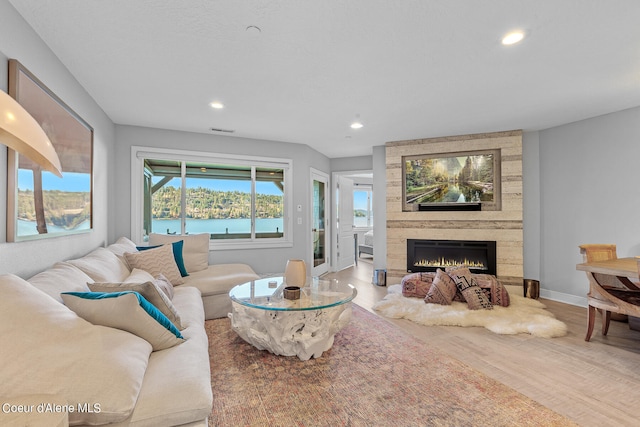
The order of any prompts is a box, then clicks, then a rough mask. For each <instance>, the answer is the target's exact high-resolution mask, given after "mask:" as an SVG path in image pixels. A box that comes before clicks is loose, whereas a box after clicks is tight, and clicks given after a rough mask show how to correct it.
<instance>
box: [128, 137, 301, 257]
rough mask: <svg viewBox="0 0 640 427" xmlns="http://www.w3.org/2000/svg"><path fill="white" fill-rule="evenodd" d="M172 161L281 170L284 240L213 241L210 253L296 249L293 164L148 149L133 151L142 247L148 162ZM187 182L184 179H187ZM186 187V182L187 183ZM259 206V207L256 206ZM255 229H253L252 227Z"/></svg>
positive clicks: (134, 217)
mask: <svg viewBox="0 0 640 427" xmlns="http://www.w3.org/2000/svg"><path fill="white" fill-rule="evenodd" d="M145 158H149V159H154V160H170V161H179V162H197V163H211V164H220V163H222V164H225V163H226V164H230V165H238V166H252V167H256V168H261V167H266V168H281V169H283V174H284V218H283V223H284V224H283V226H284V236H283V237H275V238H257V237H255V235H254V234H253V233H252V237H251V238H244V239H210V240H209V250H210V251H216V250H228V249H263V248H265V249H266V248H283V247H292V246H293V222H292V218H293V188H292V177H293V160H292V159H284V158H274V157H262V156H261V157H257V156H246V155H239V154H237V155H236V154H223V153H210V152H200V151H191V150H176V149H169V148H155V147H144V146H132V147H131V237H132V240H133V241H134V242H136V243H138V244H142V243H143V240H144V230H143V222H144V212H143V211H144V208H143V203H144V159H145ZM183 181H184V179H183ZM183 185H184V182H183ZM255 196H256V195H255V177H254V178H253V179H252V184H251V197H252V199H255ZM182 204H183V206H181V209H182V210H183V212H182V215H181V216H182V218H181V222H182V225H181V229H184V221H185V215H184V201H183V202H182ZM254 206H255V205H254ZM251 216H252V225H254V224H255V209H253V210H252V213H251ZM252 229H253V226H252Z"/></svg>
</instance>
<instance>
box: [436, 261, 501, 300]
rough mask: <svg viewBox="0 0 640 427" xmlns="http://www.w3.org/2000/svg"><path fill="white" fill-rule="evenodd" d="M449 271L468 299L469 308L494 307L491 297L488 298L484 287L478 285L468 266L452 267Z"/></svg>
mask: <svg viewBox="0 0 640 427" xmlns="http://www.w3.org/2000/svg"><path fill="white" fill-rule="evenodd" d="M447 273H448V274H449V276H451V278H452V279H453V281H454V282H456V287H457V288H458V290H459V291H460V292H462V296H463V297H464V299H465V301H467V305H468V306H469V309H471V310H480V309H485V310H491V309H492V308H493V305H492V304H491V301H489V298H487V296H486V295H485V293H484V291H483V290H482V288H480V286H478V284H477V283H476V280H475V279H474V278H473V275H472V274H471V272H470V271H469V269H468V268H467V267H457V268H452V269H449V270H447Z"/></svg>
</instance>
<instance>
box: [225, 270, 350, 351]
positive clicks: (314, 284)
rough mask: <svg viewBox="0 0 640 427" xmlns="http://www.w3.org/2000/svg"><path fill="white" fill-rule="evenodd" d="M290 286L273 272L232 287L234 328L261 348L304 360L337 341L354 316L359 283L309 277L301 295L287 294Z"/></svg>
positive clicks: (230, 294) (232, 319)
mask: <svg viewBox="0 0 640 427" xmlns="http://www.w3.org/2000/svg"><path fill="white" fill-rule="evenodd" d="M285 287H287V285H286V283H285V281H284V278H282V277H268V278H265V279H259V280H253V281H251V282H247V283H244V284H242V285H238V286H236V287H234V288H233V289H231V291H230V292H229V296H230V297H231V313H229V317H230V318H231V327H232V328H233V330H234V331H235V332H236V333H237V334H238V335H239V336H240V337H241V338H242V339H244V340H245V341H246V342H248V343H250V344H252V345H253V346H254V347H256V348H258V349H260V350H268V351H270V352H271V353H274V354H277V355H280V356H298V357H299V358H300V360H309V359H310V358H311V357H314V358H316V357H320V356H321V355H322V353H323V352H325V351H326V350H329V349H330V348H331V346H332V345H333V337H334V335H335V334H336V332H338V331H339V330H341V329H342V328H344V327H345V326H346V325H347V324H348V323H349V321H350V320H351V301H352V300H353V299H354V298H355V296H356V295H357V291H356V288H354V287H353V285H351V284H348V283H346V282H341V281H338V280H334V279H331V280H324V279H320V278H318V277H308V278H307V282H306V284H305V285H304V286H303V287H301V289H300V292H299V294H300V297H299V299H286V298H284V293H285ZM287 292H289V290H287ZM289 296H290V295H289Z"/></svg>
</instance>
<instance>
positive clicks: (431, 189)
mask: <svg viewBox="0 0 640 427" xmlns="http://www.w3.org/2000/svg"><path fill="white" fill-rule="evenodd" d="M500 162H501V159H500V150H499V149H494V150H481V151H466V152H453V153H443V154H425V155H415V156H404V157H403V158H402V183H403V186H402V190H403V194H402V200H403V204H402V206H403V209H402V210H403V211H404V212H413V211H434V210H500V208H501V197H500V196H501V186H500V183H501V180H500V176H501V174H500Z"/></svg>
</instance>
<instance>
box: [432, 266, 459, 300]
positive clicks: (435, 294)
mask: <svg viewBox="0 0 640 427" xmlns="http://www.w3.org/2000/svg"><path fill="white" fill-rule="evenodd" d="M457 290H458V288H457V287H456V282H454V281H453V279H452V278H451V276H449V275H448V274H447V273H445V272H444V271H442V270H440V269H438V270H436V277H435V278H434V279H433V283H432V284H431V288H430V289H429V292H428V293H427V296H426V297H425V298H424V302H426V303H433V304H440V305H451V301H453V297H455V296H456V291H457Z"/></svg>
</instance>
